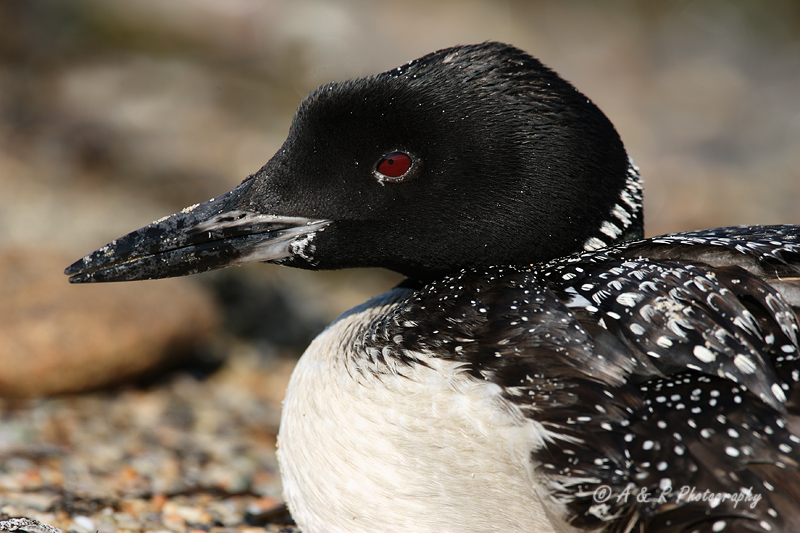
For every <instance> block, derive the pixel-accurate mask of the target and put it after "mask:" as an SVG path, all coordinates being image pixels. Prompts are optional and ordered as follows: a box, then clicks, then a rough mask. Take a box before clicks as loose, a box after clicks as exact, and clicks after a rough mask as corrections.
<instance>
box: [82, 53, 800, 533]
mask: <svg viewBox="0 0 800 533" xmlns="http://www.w3.org/2000/svg"><path fill="white" fill-rule="evenodd" d="M388 161H391V163H389V162H388ZM395 162H397V163H398V165H400V166H393V165H394V163H395ZM642 219H643V217H642V186H641V181H640V178H639V172H638V169H637V168H636V167H635V165H634V164H633V162H632V161H631V159H630V158H629V157H628V155H627V153H626V152H625V149H624V146H623V145H622V142H621V140H620V138H619V136H618V135H617V133H616V131H615V130H614V127H613V125H612V124H611V122H610V121H609V120H608V119H607V118H606V117H605V116H604V115H603V114H602V112H600V110H599V109H597V107H596V106H595V105H594V104H593V103H592V102H591V101H590V100H589V99H588V98H586V97H585V96H584V95H582V94H581V93H580V92H578V91H577V90H576V89H575V88H574V87H572V86H571V85H570V84H569V83H568V82H566V81H564V80H563V79H561V78H559V77H558V76H557V75H556V74H555V73H554V72H553V71H552V70H550V69H548V68H547V67H545V66H544V65H542V63H540V62H539V61H538V60H536V59H534V58H532V57H530V56H529V55H527V54H525V53H524V52H522V51H520V50H517V49H515V48H513V47H510V46H508V45H504V44H501V43H484V44H479V45H469V46H457V47H453V48H448V49H445V50H441V51H438V52H434V53H432V54H429V55H427V56H425V57H422V58H420V59H418V60H415V61H412V62H410V63H408V64H406V65H404V66H401V67H399V68H397V69H394V70H391V71H388V72H385V73H382V74H378V75H375V76H370V77H367V78H363V79H358V80H351V81H348V82H342V83H331V84H327V85H324V86H322V87H320V88H319V89H317V90H316V91H314V92H312V93H311V95H309V97H308V98H307V99H306V100H304V101H303V102H302V103H301V105H300V107H299V108H298V111H297V114H296V115H295V118H294V120H293V123H292V127H291V129H290V131H289V135H288V138H287V140H286V142H285V143H284V145H283V147H282V148H281V149H280V150H279V151H278V152H277V153H276V154H275V156H274V157H273V158H272V159H271V160H270V161H269V162H268V163H267V164H266V165H264V167H262V168H261V169H260V170H259V171H258V172H256V173H255V174H253V175H252V176H250V177H248V178H247V179H246V180H245V181H244V182H243V183H242V184H241V185H239V186H238V187H236V188H235V189H233V190H232V191H230V192H228V193H225V194H223V195H221V196H219V197H217V198H214V199H212V200H210V201H208V202H205V203H203V204H199V205H195V206H192V207H190V208H187V209H185V210H183V211H181V212H180V213H176V214H175V215H172V216H170V217H165V218H164V219H161V220H159V221H156V222H154V223H152V224H150V225H149V226H146V227H144V228H142V229H140V230H138V231H135V232H132V233H130V234H129V235H126V236H124V237H121V238H120V239H118V240H116V241H113V242H112V243H110V244H108V245H107V246H104V247H102V248H100V249H99V250H97V251H96V252H94V253H92V254H90V255H88V256H86V257H85V258H83V259H82V260H80V261H78V262H76V263H75V264H73V265H72V266H70V267H69V268H68V269H67V274H69V275H70V276H72V277H71V278H70V280H71V281H72V282H94V281H120V280H131V279H150V278H162V277H169V276H176V275H185V274H192V273H196V272H204V271H207V270H211V269H214V268H223V267H227V266H232V265H240V264H243V263H248V262H256V261H260V262H272V263H278V264H282V265H288V266H297V267H301V268H307V269H312V270H317V269H329V268H343V267H366V266H378V267H384V268H389V269H392V270H395V271H397V272H400V273H403V274H405V275H406V276H407V279H406V281H404V282H403V283H402V284H401V285H400V286H398V287H396V288H394V289H392V290H390V291H388V292H387V293H385V294H383V295H380V296H378V297H376V298H374V299H372V300H370V301H369V302H366V303H365V304H363V305H360V306H357V307H356V308H354V309H352V310H350V311H348V312H346V313H344V314H343V315H342V316H341V317H339V318H338V319H337V320H336V321H334V322H333V323H332V324H331V325H330V326H329V327H328V328H327V329H326V330H325V331H323V332H322V333H321V334H320V335H319V336H318V337H317V338H316V339H315V340H314V342H313V343H312V344H311V346H309V348H308V350H307V351H306V353H305V354H304V355H303V357H302V358H301V359H300V360H299V361H298V364H297V367H296V369H295V371H294V373H293V375H292V379H291V381H290V383H289V387H288V389H287V393H286V400H285V402H284V409H283V418H282V421H281V430H280V434H279V437H278V440H279V461H280V465H281V473H282V480H283V484H284V494H285V497H286V500H287V502H288V505H289V507H290V509H291V511H292V515H293V516H294V518H295V519H296V521H297V523H298V525H300V526H301V527H302V528H303V530H304V531H305V533H315V532H324V533H330V532H348V533H353V532H364V533H366V532H373V531H392V532H395V533H412V532H413V533H418V532H425V531H430V532H440V531H459V532H462V531H471V532H497V531H532V532H536V533H553V532H559V533H560V532H565V531H569V532H575V531H607V532H625V533H629V532H634V531H635V532H640V531H666V532H693V531H697V532H717V533H718V532H720V531H726V532H730V531H762V532H763V531H792V530H793V528H795V527H796V526H795V524H800V419H799V418H798V415H800V413H798V410H800V393H799V392H798V391H800V385H799V384H798V382H800V358H799V357H800V356H799V355H798V354H799V353H800V344H799V340H798V337H800V331H799V329H800V324H799V319H798V309H800V226H770V227H758V226H757V227H742V228H721V229H716V230H704V231H696V232H687V233H680V234H674V235H665V236H660V237H654V238H650V239H642V236H643V225H642ZM631 239H638V240H631Z"/></svg>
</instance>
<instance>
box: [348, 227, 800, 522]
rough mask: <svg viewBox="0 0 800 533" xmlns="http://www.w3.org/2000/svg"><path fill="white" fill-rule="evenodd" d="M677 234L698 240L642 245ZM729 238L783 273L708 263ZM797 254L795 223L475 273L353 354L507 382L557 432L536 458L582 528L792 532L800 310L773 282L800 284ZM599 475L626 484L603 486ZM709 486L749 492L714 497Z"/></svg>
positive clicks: (507, 391) (398, 313) (729, 244)
mask: <svg viewBox="0 0 800 533" xmlns="http://www.w3.org/2000/svg"><path fill="white" fill-rule="evenodd" d="M676 241H678V242H684V243H691V246H690V247H686V248H681V247H673V248H672V249H671V251H672V253H671V254H670V255H671V257H670V259H653V258H650V257H646V256H641V255H640V252H642V251H652V250H653V247H654V246H658V245H665V246H670V245H672V244H674V243H675V242H676ZM718 248H721V249H718ZM682 251H684V252H686V254H687V255H688V256H689V257H688V258H684V257H682V254H681V252H682ZM730 251H733V253H734V254H736V255H737V256H739V257H736V258H734V257H728V260H729V263H731V264H734V265H735V264H737V263H739V264H742V265H746V266H748V267H749V268H751V269H753V270H756V269H755V267H754V265H759V268H758V270H759V272H760V273H761V274H764V273H765V271H766V270H768V271H769V272H770V273H771V274H772V276H773V277H772V278H771V279H769V278H768V279H766V280H765V279H762V277H759V276H758V275H757V274H753V273H751V272H749V271H748V270H746V269H745V268H743V267H741V266H725V267H713V266H711V265H709V264H706V263H702V262H698V261H697V260H696V256H697V255H698V254H699V253H701V252H702V253H703V254H710V255H713V256H724V255H726V254H727V255H730ZM798 252H800V229H798V228H797V227H791V226H784V227H772V228H761V229H760V230H759V232H752V231H751V232H744V231H742V230H741V229H740V228H729V229H719V230H710V231H706V232H693V233H692V234H683V235H675V236H664V237H659V238H656V239H653V240H647V241H640V242H634V243H627V244H623V245H619V246H616V247H614V248H610V249H607V250H603V251H599V252H585V253H581V254H578V255H574V256H571V257H567V258H565V259H559V260H555V261H552V262H550V263H548V264H546V265H542V266H532V267H527V268H493V269H488V270H485V269H481V270H477V271H476V270H465V271H462V272H461V273H460V274H458V275H455V276H452V277H447V278H444V279H442V280H441V281H438V282H436V283H432V284H429V285H427V286H426V287H424V288H422V289H421V290H419V291H418V292H417V293H416V294H414V295H413V296H412V297H410V298H409V299H408V301H407V302H404V303H403V304H401V305H399V306H398V307H397V308H396V310H395V311H394V312H393V313H392V314H391V315H389V316H387V317H384V318H382V319H381V320H379V321H377V322H376V323H374V324H373V325H372V327H371V328H370V329H369V330H368V331H367V332H366V333H365V334H364V336H363V337H362V338H361V339H360V340H359V342H360V343H363V344H361V345H359V346H358V348H357V349H356V350H355V352H356V353H367V354H369V353H373V354H380V355H377V358H378V359H381V358H383V359H385V358H386V357H390V358H391V359H392V360H399V361H402V362H403V363H404V365H405V367H406V368H405V370H403V369H400V370H393V371H394V372H400V373H401V374H402V373H405V374H406V375H409V376H410V375H413V370H412V369H413V367H414V366H415V365H418V364H426V363H425V361H426V360H427V359H431V358H447V359H450V360H453V361H458V362H460V363H462V365H463V367H462V369H463V371H464V372H467V373H469V374H471V375H473V376H474V377H475V378H478V379H483V380H487V381H491V382H493V383H498V384H500V385H502V387H503V390H504V393H503V396H504V398H505V399H506V401H508V403H509V405H511V406H514V408H518V409H520V410H521V411H522V412H523V413H524V414H525V416H527V417H530V418H532V419H535V420H537V421H540V422H542V423H543V424H544V426H545V427H546V428H547V429H549V430H550V431H552V434H553V435H558V437H554V438H553V439H552V442H551V443H549V444H548V446H546V447H545V448H544V449H542V450H539V451H536V452H534V454H533V455H534V456H533V461H534V462H535V463H536V464H538V467H537V468H538V470H539V473H540V474H541V476H542V478H543V479H544V480H545V483H546V484H550V486H549V489H550V490H551V492H550V493H549V494H550V495H549V497H550V498H552V500H553V502H554V503H556V504H558V505H563V506H564V507H565V508H566V509H568V514H569V516H570V519H569V521H570V523H571V524H572V525H573V526H576V527H581V528H588V529H591V530H595V529H596V528H602V527H605V526H606V525H608V524H609V523H611V524H612V525H611V526H610V527H609V529H608V530H609V531H617V530H619V531H628V529H626V528H628V527H634V529H635V530H640V529H642V528H644V530H648V531H650V530H658V531H721V530H723V529H720V528H722V527H723V524H724V525H725V529H724V530H725V531H751V530H752V531H785V530H787V529H788V528H789V527H791V525H792V524H794V523H798V522H797V520H800V507H798V505H799V504H798V500H797V498H798V497H800V492H797V490H796V489H797V487H796V486H795V487H788V488H787V487H786V486H785V485H786V481H784V480H785V479H787V478H788V479H790V480H791V479H794V480H795V481H793V482H791V483H794V484H795V485H796V483H797V481H796V479H797V477H798V468H800V438H798V430H799V429H800V426H798V421H797V418H796V417H797V415H798V409H797V405H796V404H795V403H794V402H792V401H790V399H789V398H790V397H792V395H793V394H794V395H796V394H797V391H798V390H800V383H799V382H800V357H799V356H798V349H800V344H799V343H798V332H799V331H800V325H799V324H798V317H797V315H796V314H795V313H796V311H795V310H793V308H792V305H791V304H790V303H789V302H788V301H787V300H786V298H785V297H784V296H783V295H782V294H781V292H779V291H778V290H776V289H774V288H773V287H772V286H771V285H770V284H769V281H774V280H776V279H777V275H778V274H780V275H781V277H782V278H783V279H784V280H786V281H787V282H790V283H797V280H798V278H800V255H798ZM654 255H656V256H658V255H660V254H658V253H654ZM792 280H794V281H792ZM792 303H793V304H794V305H795V306H798V304H800V302H798V301H797V300H794V301H793V302H792ZM795 309H796V307H795ZM387 349H388V353H389V354H391V355H388V356H387V355H386V354H387ZM370 362H371V363H373V362H375V361H373V360H370ZM357 366H358V362H354V367H357ZM370 371H371V372H374V371H375V370H374V368H371V370H370ZM601 487H608V488H609V495H610V496H609V497H608V499H605V500H603V501H598V500H599V498H597V496H596V494H597V491H598V490H600V489H601ZM706 490H708V491H710V493H711V494H714V495H724V494H730V495H738V494H741V495H742V496H741V498H742V499H741V501H738V500H735V499H734V500H733V501H730V500H728V501H721V502H719V504H718V505H716V506H712V504H709V501H708V499H709V498H708V497H707V496H706V497H705V498H704V496H703V495H704V494H705V491H706ZM698 491H699V492H698ZM647 494H649V495H650V496H649V498H643V499H644V500H645V501H641V502H637V501H636V499H637V497H642V495H647ZM751 504H752V506H751Z"/></svg>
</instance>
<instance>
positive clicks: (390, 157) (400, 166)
mask: <svg viewBox="0 0 800 533" xmlns="http://www.w3.org/2000/svg"><path fill="white" fill-rule="evenodd" d="M409 168H411V157H409V156H408V154H404V153H403V152H392V153H391V154H387V155H386V156H384V158H383V159H381V160H380V161H378V165H377V166H376V167H375V169H376V170H377V171H378V173H379V174H383V175H384V176H386V177H387V178H399V177H400V176H402V175H403V174H405V173H406V172H408V169H409Z"/></svg>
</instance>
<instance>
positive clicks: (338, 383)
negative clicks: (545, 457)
mask: <svg viewBox="0 0 800 533" xmlns="http://www.w3.org/2000/svg"><path fill="white" fill-rule="evenodd" d="M407 294H408V291H405V290H400V289H395V290H394V291H390V292H388V293H386V294H384V295H382V296H379V297H378V298H376V299H374V300H372V301H370V302H367V303H366V304H364V305H362V306H359V307H358V308H355V309H353V310H351V311H349V312H348V313H345V314H344V315H342V317H340V318H339V319H337V321H335V322H334V323H333V324H331V325H330V326H329V327H328V328H327V329H326V330H325V331H324V332H323V333H321V334H320V335H319V337H317V339H315V341H314V342H313V343H312V344H311V345H310V346H309V348H308V350H306V352H305V354H304V355H303V357H302V358H301V359H300V361H299V362H298V365H297V368H296V369H295V371H294V374H293V375H292V379H291V381H290V383H289V388H288V390H287V393H286V400H285V402H284V406H283V417H282V420H281V429H280V435H279V437H278V443H279V444H278V445H279V451H278V453H279V461H280V466H281V474H282V478H283V484H284V494H285V497H286V501H287V502H288V505H289V508H290V510H291V512H292V516H293V517H294V518H295V520H296V521H297V524H298V525H299V526H300V527H301V528H302V530H303V531H304V533H317V532H324V533H335V532H340V531H341V532H367V531H369V532H374V531H386V532H394V533H403V532H415V533H420V532H426V531H431V532H434V531H435V532H447V531H452V532H458V533H463V532H484V531H486V532H489V531H504V532H509V531H532V532H545V531H548V532H552V531H553V528H552V527H551V526H550V522H549V521H548V519H547V517H546V516H545V512H544V510H543V508H542V505H541V504H540V502H539V499H538V498H537V496H536V494H535V490H534V483H533V479H532V473H531V469H532V465H531V464H530V452H531V450H532V449H535V448H537V447H538V446H540V445H541V442H542V438H543V435H544V432H543V430H542V429H541V427H537V424H535V423H534V422H532V421H530V420H527V419H525V418H524V417H522V416H521V415H519V413H517V412H515V411H514V409H513V408H511V407H510V406H508V404H506V403H505V402H504V400H503V399H502V398H501V397H500V395H499V393H500V388H499V387H498V386H497V385H493V384H490V383H487V382H484V381H479V380H476V379H474V378H473V377H471V376H469V375H467V374H465V373H462V372H459V368H458V366H457V365H456V364H455V363H453V362H447V361H442V360H439V359H432V358H425V360H426V362H427V363H428V364H429V365H431V368H426V367H424V366H422V365H417V366H415V367H413V368H409V367H404V366H403V367H398V370H399V371H400V372H404V373H405V374H406V376H403V375H400V374H399V373H390V374H384V375H376V374H373V373H371V372H363V373H362V372H358V371H357V363H355V362H353V358H357V356H358V354H352V353H348V352H347V350H348V346H350V345H351V342H350V341H351V340H352V339H353V338H355V337H356V336H357V335H358V334H359V331H361V329H362V328H363V327H364V326H365V325H367V324H369V323H370V322H371V321H372V320H374V318H375V317H377V316H380V315H383V314H384V313H386V311H387V310H388V309H389V308H391V307H392V306H393V305H396V302H397V301H398V300H399V299H401V298H402V297H404V296H406V295H407Z"/></svg>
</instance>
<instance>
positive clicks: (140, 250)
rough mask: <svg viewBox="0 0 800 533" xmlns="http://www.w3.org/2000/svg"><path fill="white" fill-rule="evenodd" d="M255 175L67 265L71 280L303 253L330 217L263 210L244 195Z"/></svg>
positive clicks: (126, 277) (185, 271) (159, 273)
mask: <svg viewBox="0 0 800 533" xmlns="http://www.w3.org/2000/svg"><path fill="white" fill-rule="evenodd" d="M252 183H253V180H252V179H250V180H247V181H245V182H244V183H242V184H241V185H239V186H238V187H236V188H235V189H233V190H232V191H230V192H227V193H225V194H223V195H221V196H217V197H216V198H213V199H211V200H209V201H207V202H205V203H202V204H199V205H195V206H192V207H187V208H186V209H184V210H182V211H180V212H179V213H175V214H174V215H170V216H168V217H165V218H162V219H161V220H157V221H155V222H153V223H152V224H149V225H147V226H145V227H143V228H141V229H138V230H136V231H134V232H132V233H129V234H128V235H125V236H124V237H120V238H119V239H117V240H115V241H112V242H110V243H109V244H107V245H105V246H103V247H102V248H100V249H99V250H96V251H94V252H92V253H91V254H89V255H87V256H86V257H84V258H83V259H80V260H78V261H76V262H75V263H73V264H72V265H70V266H69V267H67V269H66V270H65V271H64V273H65V274H66V275H68V276H70V278H69V281H70V282H71V283H90V282H100V281H132V280H141V279H158V278H169V277H174V276H185V275H189V274H196V273H198V272H207V271H209V270H214V269H218V268H225V267H228V266H234V265H242V264H245V263H252V262H281V261H282V260H286V259H288V258H291V257H294V256H296V255H299V256H301V257H304V258H305V259H308V258H307V253H306V252H307V250H306V247H307V246H308V245H309V243H310V241H311V240H312V239H313V236H314V235H315V234H316V232H318V231H320V230H322V229H323V228H325V227H326V226H327V225H328V224H330V221H328V220H314V219H309V218H302V217H286V216H276V215H269V214H262V213H258V212H255V211H251V210H250V209H244V208H242V207H241V206H248V208H249V207H250V206H251V204H250V202H248V201H247V200H246V199H245V197H246V195H247V193H248V191H249V189H250V187H251V186H252Z"/></svg>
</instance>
